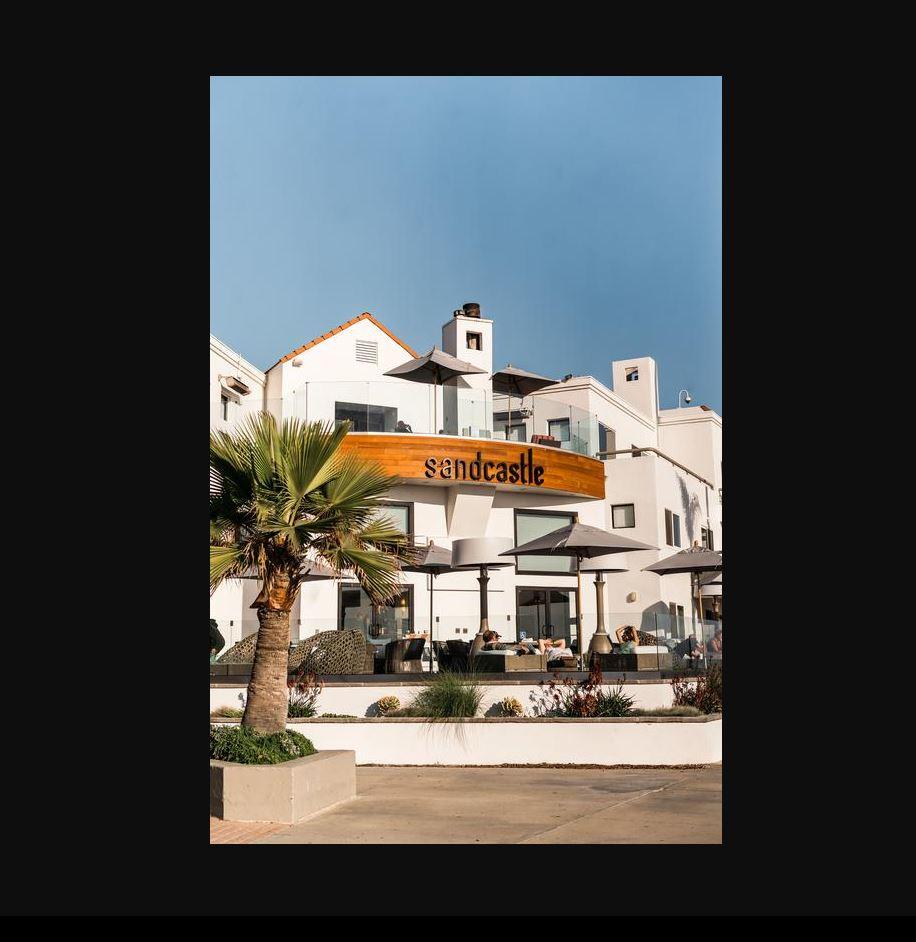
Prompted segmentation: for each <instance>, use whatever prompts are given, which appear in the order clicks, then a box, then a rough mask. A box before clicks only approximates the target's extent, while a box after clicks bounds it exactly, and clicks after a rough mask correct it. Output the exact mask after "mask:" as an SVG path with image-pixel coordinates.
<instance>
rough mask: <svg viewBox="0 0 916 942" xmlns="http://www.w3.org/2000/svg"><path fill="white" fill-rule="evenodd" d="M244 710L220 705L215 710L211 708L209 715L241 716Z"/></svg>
mask: <svg viewBox="0 0 916 942" xmlns="http://www.w3.org/2000/svg"><path fill="white" fill-rule="evenodd" d="M244 712H245V711H244V710H240V709H239V708H238V707H230V706H221V707H217V708H216V709H215V710H211V711H210V716H213V717H228V718H238V717H241V716H242V714H243V713H244Z"/></svg>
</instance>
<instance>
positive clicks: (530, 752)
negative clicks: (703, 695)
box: [217, 717, 722, 765]
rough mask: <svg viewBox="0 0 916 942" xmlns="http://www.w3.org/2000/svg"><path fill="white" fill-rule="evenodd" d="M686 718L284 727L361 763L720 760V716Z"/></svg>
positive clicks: (683, 762) (381, 722) (392, 722)
mask: <svg viewBox="0 0 916 942" xmlns="http://www.w3.org/2000/svg"><path fill="white" fill-rule="evenodd" d="M683 720H686V721H683ZM683 720H682V721H681V722H672V721H670V720H664V719H660V718H659V719H653V720H651V721H649V722H646V721H644V720H639V719H619V720H576V719H570V720H558V721H550V720H548V721H545V722H530V721H525V720H521V721H512V720H503V721H498V720H481V721H470V722H464V723H454V722H452V723H424V722H412V723H411V722H402V721H397V720H366V721H364V722H361V723H356V722H353V721H350V722H340V723H334V722H328V721H325V722H319V723H310V722H308V721H304V722H296V723H293V722H290V723H288V724H287V728H288V729H294V730H295V731H296V732H297V733H301V734H302V735H303V736H306V737H308V738H309V739H310V740H311V741H312V742H313V743H314V745H315V747H316V748H317V749H318V750H330V749H353V750H355V752H356V762H357V764H358V765H366V764H374V765H502V764H518V765H538V764H541V763H552V764H558V765H574V764H579V765H706V764H709V763H713V762H721V761H722V720H721V719H707V718H705V717H685V718H683ZM217 725H220V724H217Z"/></svg>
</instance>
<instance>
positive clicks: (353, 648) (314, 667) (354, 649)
mask: <svg viewBox="0 0 916 942" xmlns="http://www.w3.org/2000/svg"><path fill="white" fill-rule="evenodd" d="M289 664H290V669H291V670H304V671H307V672H310V673H313V674H371V673H372V672H373V669H374V659H373V655H372V646H371V645H369V644H367V643H366V639H365V638H364V637H363V633H362V632H361V631H360V630H359V629H358V628H350V629H346V630H343V631H322V632H320V633H319V634H317V635H312V637H311V638H306V640H305V641H302V642H300V643H299V644H298V645H296V647H295V649H294V650H293V652H292V653H291V654H290V661H289Z"/></svg>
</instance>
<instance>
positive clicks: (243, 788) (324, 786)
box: [210, 749, 356, 824]
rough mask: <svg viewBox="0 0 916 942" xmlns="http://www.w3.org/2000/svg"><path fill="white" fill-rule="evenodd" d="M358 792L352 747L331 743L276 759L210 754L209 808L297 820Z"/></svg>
mask: <svg viewBox="0 0 916 942" xmlns="http://www.w3.org/2000/svg"><path fill="white" fill-rule="evenodd" d="M355 797H356V753H355V752H354V751H353V750H352V749H334V750H326V751H321V752H318V753H316V754H315V755H313V756H306V757H305V758H303V759H292V760H291V761H289V762H280V763H278V764H277V765H242V764H241V763H238V762H220V761H217V760H215V759H211V760H210V814H211V815H213V816H215V817H217V818H223V819H224V820H226V821H277V822H279V823H282V824H296V823H297V822H298V821H301V820H303V818H307V817H309V816H310V815H313V814H315V813H316V812H318V811H324V810H325V809H326V808H330V807H331V806H332V805H336V804H339V803H340V802H342V801H349V799H351V798H355Z"/></svg>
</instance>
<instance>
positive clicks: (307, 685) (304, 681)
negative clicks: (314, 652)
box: [286, 668, 321, 717]
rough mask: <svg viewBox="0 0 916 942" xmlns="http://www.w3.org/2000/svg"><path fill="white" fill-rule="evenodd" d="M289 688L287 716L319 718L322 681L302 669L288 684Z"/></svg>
mask: <svg viewBox="0 0 916 942" xmlns="http://www.w3.org/2000/svg"><path fill="white" fill-rule="evenodd" d="M286 686H287V687H288V688H289V705H288V706H287V708H286V715H287V716H297V717H301V716H317V715H318V695H319V694H320V693H321V681H320V680H319V679H318V678H317V677H316V676H315V675H314V674H311V673H306V672H305V669H304V668H300V669H299V670H298V671H297V672H296V674H295V675H294V676H293V678H292V679H291V680H288V681H287V682H286Z"/></svg>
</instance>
